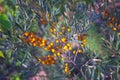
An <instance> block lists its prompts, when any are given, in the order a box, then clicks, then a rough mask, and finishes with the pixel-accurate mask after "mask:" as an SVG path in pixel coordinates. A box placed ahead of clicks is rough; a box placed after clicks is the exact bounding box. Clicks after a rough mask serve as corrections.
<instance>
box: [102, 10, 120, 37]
mask: <svg viewBox="0 0 120 80" xmlns="http://www.w3.org/2000/svg"><path fill="white" fill-rule="evenodd" d="M103 16H104V18H105V19H106V20H107V24H108V25H109V26H110V28H111V29H112V30H113V31H116V32H117V33H118V35H120V24H119V21H118V19H116V18H115V16H114V15H113V14H111V13H110V11H109V10H107V9H106V10H104V13H103Z"/></svg>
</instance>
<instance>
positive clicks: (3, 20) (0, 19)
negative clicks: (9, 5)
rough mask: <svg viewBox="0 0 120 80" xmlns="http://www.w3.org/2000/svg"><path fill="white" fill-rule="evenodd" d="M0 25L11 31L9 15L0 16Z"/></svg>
mask: <svg viewBox="0 0 120 80" xmlns="http://www.w3.org/2000/svg"><path fill="white" fill-rule="evenodd" d="M0 25H1V27H2V28H3V29H7V30H10V29H11V22H10V21H9V19H8V16H7V15H5V14H4V15H3V14H2V15H0Z"/></svg>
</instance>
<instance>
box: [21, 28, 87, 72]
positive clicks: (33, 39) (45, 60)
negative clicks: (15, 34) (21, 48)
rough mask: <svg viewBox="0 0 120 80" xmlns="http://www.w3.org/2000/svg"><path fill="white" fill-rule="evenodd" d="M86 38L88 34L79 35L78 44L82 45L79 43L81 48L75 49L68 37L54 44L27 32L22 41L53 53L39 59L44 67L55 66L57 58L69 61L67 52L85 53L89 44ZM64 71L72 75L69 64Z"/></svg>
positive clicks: (56, 40) (58, 39) (59, 39)
mask: <svg viewBox="0 0 120 80" xmlns="http://www.w3.org/2000/svg"><path fill="white" fill-rule="evenodd" d="M62 28H63V27H62ZM68 29H69V28H68ZM86 38H87V34H78V35H77V40H78V42H81V43H78V44H79V46H78V47H79V48H77V49H74V46H73V43H72V42H71V41H70V40H69V39H68V37H60V38H57V39H55V41H54V42H52V41H49V40H46V39H43V38H42V37H38V36H36V35H35V34H34V33H33V32H25V33H23V35H22V40H23V41H24V42H25V43H29V44H30V45H32V46H34V47H40V48H42V49H44V50H46V51H48V52H50V53H52V55H48V56H42V57H41V58H38V61H39V62H41V63H42V64H44V65H51V64H54V63H55V62H56V60H57V57H58V58H59V59H61V60H62V61H65V60H67V59H68V58H67V57H64V56H63V55H64V54H66V53H67V52H71V53H73V54H74V55H75V54H76V53H83V50H82V48H83V47H84V46H85V44H86V43H87V39H86ZM80 47H81V48H80ZM64 71H65V73H67V74H68V73H69V74H70V71H69V69H68V63H66V64H65V70H64Z"/></svg>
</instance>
